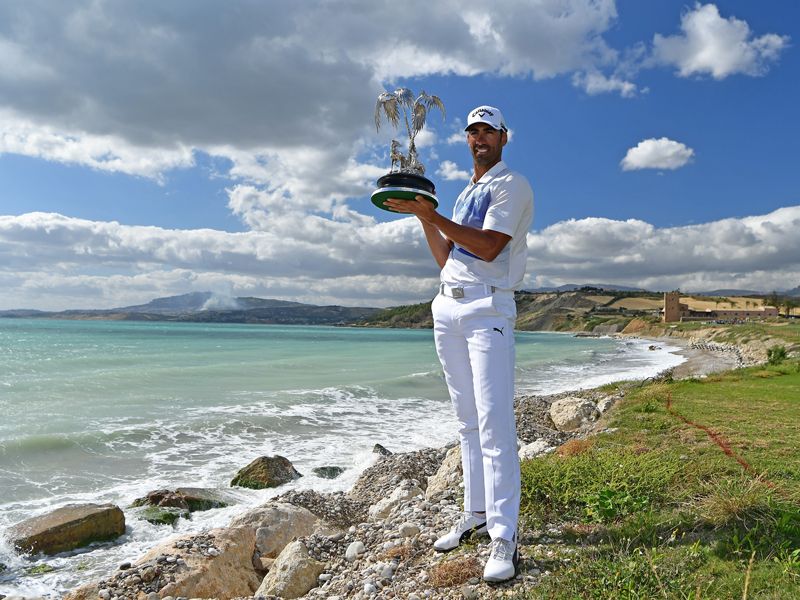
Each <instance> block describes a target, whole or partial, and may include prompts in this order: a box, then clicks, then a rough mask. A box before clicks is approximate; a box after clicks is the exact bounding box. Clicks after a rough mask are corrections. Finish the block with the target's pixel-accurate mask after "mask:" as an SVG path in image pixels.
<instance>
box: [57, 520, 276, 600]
mask: <svg viewBox="0 0 800 600" xmlns="http://www.w3.org/2000/svg"><path fill="white" fill-rule="evenodd" d="M254 544H255V531H254V530H253V529H252V528H247V527H242V528H231V527H228V528H224V529H213V530H211V531H209V532H205V533H198V534H193V535H187V536H183V537H179V538H175V537H171V538H169V539H167V540H165V541H163V542H161V543H160V544H158V545H157V546H155V547H154V548H152V549H151V550H150V551H149V552H148V553H147V554H145V555H144V556H143V557H142V558H141V559H139V560H138V561H137V562H136V564H135V565H133V566H132V567H131V568H130V569H128V570H126V571H119V572H117V573H116V574H114V575H113V576H112V577H110V578H109V579H106V580H103V581H101V582H99V584H98V583H91V584H87V585H85V586H82V587H80V588H78V589H76V590H73V591H71V592H69V593H68V594H67V595H66V596H65V600H97V597H98V592H99V589H107V590H109V591H110V592H111V597H112V600H113V598H114V597H117V598H118V600H123V598H138V599H139V600H144V598H146V596H147V594H149V593H152V592H153V591H154V590H157V591H158V593H159V596H160V597H161V598H166V597H167V596H172V597H173V598H236V597H243V596H252V594H253V592H254V591H255V590H256V589H257V588H258V585H259V584H260V583H261V577H260V576H259V575H258V574H257V573H256V570H255V569H254V568H253V564H252V561H253V546H254ZM211 550H213V551H214V552H211ZM214 554H216V556H214ZM171 556H172V557H175V559H176V560H175V562H169V561H168V558H169V557H171ZM151 576H152V577H153V579H152V580H151V581H150V582H149V583H148V582H147V581H146V579H150V577H151Z"/></svg>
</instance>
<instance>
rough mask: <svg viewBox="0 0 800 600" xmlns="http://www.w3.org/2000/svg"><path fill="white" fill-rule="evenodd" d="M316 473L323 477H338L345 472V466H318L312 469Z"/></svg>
mask: <svg viewBox="0 0 800 600" xmlns="http://www.w3.org/2000/svg"><path fill="white" fill-rule="evenodd" d="M312 470H313V471H314V474H315V475H317V476H318V477H322V478H323V479H336V478H337V477H338V476H339V475H341V474H342V473H344V467H335V466H331V467H316V468H314V469H312Z"/></svg>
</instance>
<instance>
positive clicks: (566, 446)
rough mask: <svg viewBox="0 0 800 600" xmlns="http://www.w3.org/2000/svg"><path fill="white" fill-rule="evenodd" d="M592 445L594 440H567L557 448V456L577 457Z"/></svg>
mask: <svg viewBox="0 0 800 600" xmlns="http://www.w3.org/2000/svg"><path fill="white" fill-rule="evenodd" d="M593 445H594V440H592V439H589V438H586V439H583V440H580V439H574V440H567V441H566V442H564V443H563V444H561V446H559V447H558V450H556V452H558V455H559V456H577V455H578V454H583V453H584V452H586V451H587V450H589V448H591V447H592V446H593Z"/></svg>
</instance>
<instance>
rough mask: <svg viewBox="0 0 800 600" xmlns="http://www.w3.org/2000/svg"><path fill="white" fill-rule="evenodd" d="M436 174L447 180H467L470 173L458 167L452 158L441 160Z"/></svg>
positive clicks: (470, 175)
mask: <svg viewBox="0 0 800 600" xmlns="http://www.w3.org/2000/svg"><path fill="white" fill-rule="evenodd" d="M436 174H437V175H438V176H439V177H441V178H442V179H446V180H447V181H469V180H470V178H471V177H472V173H470V172H468V171H465V170H463V169H459V168H458V165H457V164H456V163H454V162H453V161H452V160H443V161H442V163H441V164H440V165H439V169H438V170H437V171H436Z"/></svg>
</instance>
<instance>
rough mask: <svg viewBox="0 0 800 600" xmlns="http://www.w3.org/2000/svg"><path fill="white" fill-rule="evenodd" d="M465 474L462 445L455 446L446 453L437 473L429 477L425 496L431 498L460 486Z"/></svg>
mask: <svg viewBox="0 0 800 600" xmlns="http://www.w3.org/2000/svg"><path fill="white" fill-rule="evenodd" d="M463 476H464V475H463V469H462V466H461V446H454V447H452V448H450V450H448V451H447V454H445V456H444V460H443V461H442V464H441V466H440V467H439V470H438V471H436V475H434V476H433V477H429V478H428V487H427V488H426V489H425V498H426V499H427V500H430V499H432V498H434V497H436V496H438V495H440V494H442V493H444V492H448V491H452V490H454V489H455V488H456V487H458V484H459V482H460V481H461V480H462V478H463Z"/></svg>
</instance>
